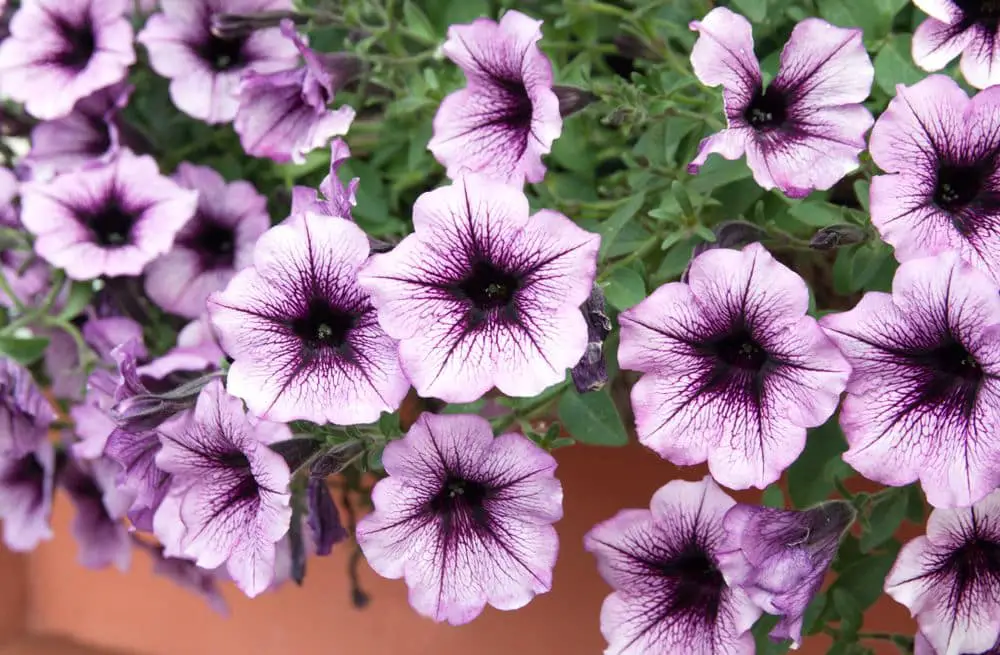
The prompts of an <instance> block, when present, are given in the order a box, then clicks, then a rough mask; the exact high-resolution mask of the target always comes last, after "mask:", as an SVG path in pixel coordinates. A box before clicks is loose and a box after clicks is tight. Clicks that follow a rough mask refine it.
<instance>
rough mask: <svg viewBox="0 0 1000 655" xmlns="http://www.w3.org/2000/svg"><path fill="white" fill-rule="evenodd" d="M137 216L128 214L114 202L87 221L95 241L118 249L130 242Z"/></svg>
mask: <svg viewBox="0 0 1000 655" xmlns="http://www.w3.org/2000/svg"><path fill="white" fill-rule="evenodd" d="M135 220H136V216H135V214H134V213H132V212H127V211H125V210H124V209H122V207H121V206H120V205H119V204H118V203H117V202H116V201H114V200H112V201H110V202H108V203H107V204H106V205H105V206H104V208H103V209H101V210H100V211H99V212H97V213H96V214H93V215H91V216H90V217H89V218H87V219H86V223H87V225H88V226H90V230H91V232H93V234H94V239H95V240H96V241H97V243H98V244H99V245H102V246H104V247H106V248H117V247H119V246H123V245H125V244H127V243H128V242H129V239H130V237H131V235H132V226H133V225H135Z"/></svg>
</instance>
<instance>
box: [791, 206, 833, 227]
mask: <svg viewBox="0 0 1000 655" xmlns="http://www.w3.org/2000/svg"><path fill="white" fill-rule="evenodd" d="M788 214H789V215H790V216H794V217H795V218H796V219H797V220H798V221H799V222H801V223H803V224H805V225H809V226H811V227H826V226H827V225H836V224H837V223H843V222H844V212H842V211H841V209H840V207H839V206H837V205H831V204H830V203H828V202H822V201H821V202H800V203H797V204H795V205H793V206H792V207H789V209H788Z"/></svg>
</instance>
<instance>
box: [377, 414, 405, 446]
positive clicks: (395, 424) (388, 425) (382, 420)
mask: <svg viewBox="0 0 1000 655" xmlns="http://www.w3.org/2000/svg"><path fill="white" fill-rule="evenodd" d="M378 429H379V432H381V433H382V435H383V436H385V437H388V438H389V439H395V438H396V437H399V436H402V434H403V428H402V427H401V426H400V425H399V414H396V413H392V414H389V413H388V412H382V415H381V416H379V419H378Z"/></svg>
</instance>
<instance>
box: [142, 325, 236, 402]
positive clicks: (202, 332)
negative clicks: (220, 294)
mask: <svg viewBox="0 0 1000 655" xmlns="http://www.w3.org/2000/svg"><path fill="white" fill-rule="evenodd" d="M225 356H226V354H225V353H224V352H223V351H222V347H221V346H220V345H219V343H218V341H217V340H216V337H215V333H214V332H213V331H212V326H211V323H209V320H208V316H207V315H203V316H202V317H201V318H199V319H197V320H195V321H191V322H190V323H188V324H187V325H185V326H184V327H183V328H182V329H181V331H180V332H178V333H177V345H176V346H175V347H174V348H171V349H170V350H168V351H167V352H166V354H164V355H163V356H162V357H158V358H156V359H154V360H153V361H151V362H149V363H148V364H145V365H143V366H140V367H138V369H137V371H138V373H139V375H140V376H141V377H146V378H151V379H152V380H154V381H156V382H154V383H152V384H151V386H154V387H162V388H164V389H169V388H170V387H171V386H174V387H176V386H179V385H181V384H184V383H185V382H190V381H191V379H192V374H203V373H209V372H211V371H214V370H216V369H218V368H219V364H220V362H222V359H223V358H224V357H225Z"/></svg>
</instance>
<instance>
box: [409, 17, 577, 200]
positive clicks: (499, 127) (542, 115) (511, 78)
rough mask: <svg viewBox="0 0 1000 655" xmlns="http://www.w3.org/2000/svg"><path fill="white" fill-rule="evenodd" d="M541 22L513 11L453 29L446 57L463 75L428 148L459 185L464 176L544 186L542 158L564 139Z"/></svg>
mask: <svg viewBox="0 0 1000 655" xmlns="http://www.w3.org/2000/svg"><path fill="white" fill-rule="evenodd" d="M541 25H542V21H540V20H533V19H532V18H529V17H528V16H525V15H524V14H522V13H521V12H519V11H513V10H511V11H508V12H507V13H505V14H504V15H503V18H501V19H500V22H499V23H496V22H494V21H492V20H490V19H488V18H478V19H476V20H475V21H473V22H472V23H469V24H467V25H452V26H451V27H449V28H448V40H447V41H446V42H445V44H444V46H442V51H443V52H444V54H445V55H447V56H448V58H449V59H451V60H452V61H453V62H455V63H456V64H458V66H459V67H460V68H461V69H462V71H463V72H464V73H465V78H466V80H467V81H468V83H467V85H466V87H465V88H464V89H460V90H458V91H455V92H454V93H452V94H451V95H449V96H448V97H447V98H445V99H444V101H443V102H442V103H441V106H440V107H439V108H438V112H437V115H436V116H435V117H434V135H433V137H432V138H431V140H430V142H429V143H428V144H427V148H428V149H429V150H430V151H431V152H432V153H433V154H434V156H435V157H436V158H437V160H438V161H439V162H441V163H442V164H444V166H445V167H447V169H448V177H450V178H452V179H457V177H458V176H459V175H460V174H461V173H463V171H468V172H473V173H483V174H485V175H487V176H489V177H493V178H496V179H498V180H502V181H504V182H510V183H516V184H523V183H524V181H525V180H527V181H528V182H541V181H542V178H543V177H545V164H544V163H543V162H542V155H545V154H548V152H549V151H550V150H551V149H552V142H553V141H555V140H556V139H557V138H559V134H560V133H561V132H562V116H561V115H560V114H559V98H557V97H556V94H555V93H554V92H553V90H552V64H551V63H550V62H549V60H548V58H547V57H546V56H545V55H544V54H543V53H542V51H541V50H540V49H539V48H538V40H539V39H541V38H542V31H541Z"/></svg>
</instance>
